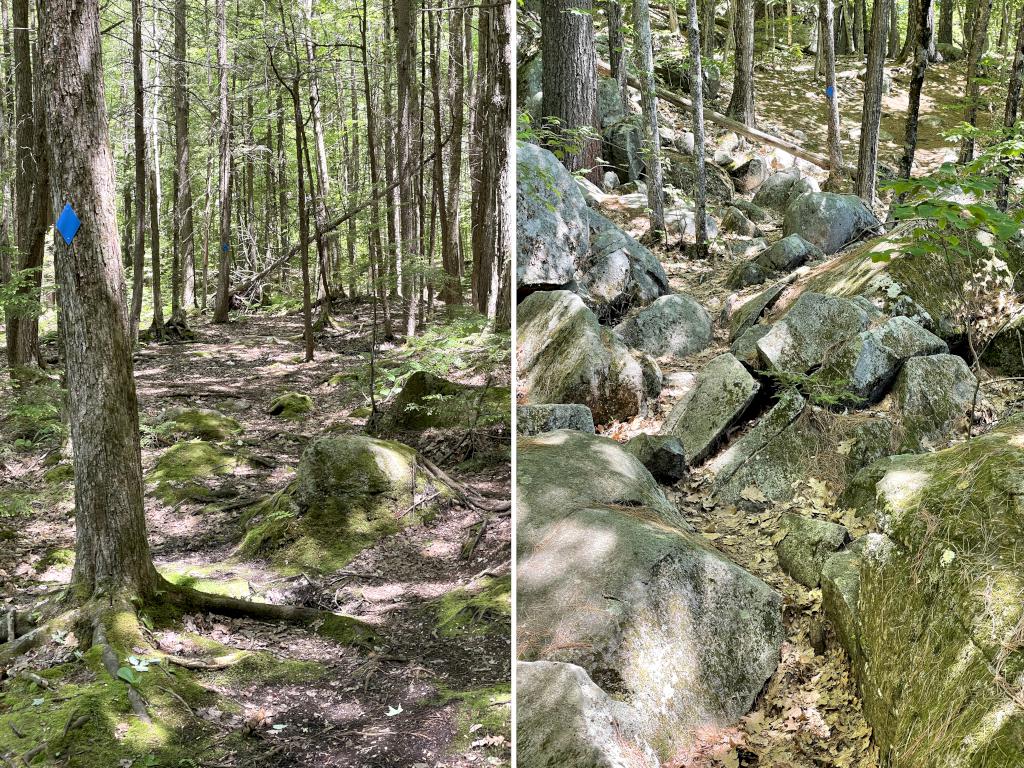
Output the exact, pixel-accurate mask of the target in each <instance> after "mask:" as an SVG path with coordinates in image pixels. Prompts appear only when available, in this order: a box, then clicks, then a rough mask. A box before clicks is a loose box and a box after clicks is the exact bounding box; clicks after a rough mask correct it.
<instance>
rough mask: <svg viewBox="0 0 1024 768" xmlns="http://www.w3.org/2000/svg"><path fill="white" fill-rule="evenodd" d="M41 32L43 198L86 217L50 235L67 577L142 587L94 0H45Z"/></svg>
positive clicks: (137, 458) (74, 581)
mask: <svg viewBox="0 0 1024 768" xmlns="http://www.w3.org/2000/svg"><path fill="white" fill-rule="evenodd" d="M40 39H41V49H42V55H43V78H42V81H43V84H44V87H43V89H42V93H43V94H44V95H45V100H46V106H45V110H44V112H45V115H46V130H47V134H48V137H49V146H50V153H51V158H52V162H51V167H52V169H53V176H52V191H53V195H52V197H51V199H50V202H51V204H52V205H53V206H55V207H56V206H61V205H63V203H64V202H65V201H70V202H71V203H72V204H73V205H74V206H75V208H76V210H77V211H78V214H79V216H80V218H81V219H82V222H83V226H82V228H81V229H80V230H79V231H78V234H77V236H76V238H75V240H74V241H73V242H72V244H71V245H70V246H68V245H65V244H64V241H63V240H59V239H58V241H57V243H56V245H55V250H54V255H55V262H56V276H57V285H58V302H59V305H60V313H61V325H62V329H63V330H62V334H63V339H64V356H65V360H66V364H67V381H68V409H69V417H70V424H71V440H72V443H73V445H74V447H75V451H74V466H75V529H76V545H75V567H74V570H73V572H72V576H71V588H72V590H73V592H74V593H75V594H76V596H78V597H79V598H80V599H87V598H89V597H91V596H93V595H98V594H105V595H120V596H141V597H146V596H148V595H149V594H150V593H151V591H152V590H153V587H154V585H155V584H156V582H157V579H158V577H157V574H156V571H155V569H154V568H153V564H152V560H151V559H150V554H149V545H148V543H147V541H146V523H145V518H144V516H143V484H142V461H141V453H140V448H139V417H138V402H137V400H136V395H135V380H134V378H133V376H132V341H131V334H130V331H129V323H128V317H127V314H126V312H125V305H124V277H123V274H122V271H121V246H120V243H119V242H118V236H117V216H116V214H115V212H114V198H115V192H114V165H113V158H112V156H111V153H110V148H109V145H110V140H109V135H108V130H107V115H106V106H105V102H104V95H103V63H102V60H101V54H100V11H99V3H98V0H47V2H46V12H45V14H44V16H43V20H42V25H41V30H40ZM139 207H144V206H141V205H140V206H139ZM83 276H87V277H88V279H83Z"/></svg>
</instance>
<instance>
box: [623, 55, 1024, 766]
mask: <svg viewBox="0 0 1024 768" xmlns="http://www.w3.org/2000/svg"><path fill="white" fill-rule="evenodd" d="M862 68H863V62H862V61H861V60H860V59H859V58H857V57H842V58H841V59H840V60H839V61H837V71H838V72H839V78H838V82H839V91H840V101H841V104H842V125H843V129H844V130H843V132H842V138H843V149H844V155H845V157H846V160H847V162H848V163H854V162H855V161H856V156H857V138H858V134H857V130H858V128H859V125H860V104H861V102H862V99H863V81H861V80H859V79H857V77H856V72H858V71H859V70H860V69H862ZM886 72H887V73H889V74H890V75H891V76H892V89H891V91H890V93H889V94H888V95H887V96H886V98H885V100H884V104H883V121H882V130H883V132H882V137H881V147H880V154H879V158H880V162H881V163H882V164H886V165H890V166H891V167H895V163H896V160H897V158H898V156H899V153H901V152H902V133H903V122H904V119H903V115H904V114H905V113H906V103H907V88H908V82H909V68H908V67H902V68H901V67H890V66H888V65H887V66H886ZM755 78H756V91H755V92H756V96H757V110H756V112H757V116H758V126H759V127H760V128H761V129H763V130H766V131H768V132H769V133H773V134H775V135H779V136H784V137H787V138H789V139H791V140H793V141H795V142H796V143H798V144H801V145H803V146H804V147H805V148H807V149H810V150H812V151H819V152H824V151H825V138H826V136H825V132H826V128H825V125H826V115H825V108H826V106H825V100H824V97H823V95H822V94H821V91H822V90H823V86H822V84H821V82H820V81H816V80H815V78H814V62H813V59H808V60H805V61H803V62H798V63H793V62H779V63H778V64H775V65H773V64H765V63H760V64H758V65H757V66H756V67H755ZM725 79H726V78H723V80H725ZM962 84H963V63H962V62H959V63H953V64H940V65H937V66H930V67H929V69H928V77H927V80H926V87H925V89H924V95H923V99H922V120H921V126H920V134H919V143H918V154H917V162H916V163H915V174H919V173H926V172H928V171H930V170H934V169H935V168H937V167H938V166H939V165H941V164H942V163H943V162H946V161H949V160H953V159H955V156H956V146H955V144H953V143H951V142H949V141H947V140H946V139H944V137H943V134H944V133H945V132H948V131H950V130H952V128H953V126H955V125H956V124H958V123H959V122H961V120H962V117H961V111H962V99H961V96H962V92H963V85H962ZM723 86H725V90H726V91H728V83H727V82H723ZM987 88H989V89H991V90H993V91H994V90H998V88H997V87H996V86H993V85H989V86H987ZM989 95H990V97H991V99H992V101H994V102H995V103H997V104H998V103H1001V102H1000V96H999V95H998V94H996V93H990V94H989ZM727 103H728V92H726V93H724V94H722V95H721V96H720V97H719V100H718V105H717V108H718V109H724V106H725V104H727ZM809 104H810V105H814V104H817V105H819V107H820V108H809V106H808V105H809ZM661 118H662V120H663V121H664V123H666V124H667V125H669V126H670V127H673V128H675V129H677V130H681V131H682V130H688V129H689V126H690V121H691V117H690V115H689V114H681V113H680V112H678V111H677V110H674V109H672V108H671V107H669V106H667V105H666V104H665V103H664V102H662V104H661ZM990 119H991V113H990V112H989V111H983V112H982V115H981V120H982V122H987V121H988V120H990ZM707 128H708V130H707V139H706V140H707V147H708V154H709V155H713V154H714V152H715V149H716V147H717V146H719V145H720V144H721V143H722V142H723V140H725V139H727V140H728V141H730V142H731V141H734V137H726V133H727V132H726V131H724V130H722V129H720V128H718V127H717V126H713V125H712V124H710V123H709V124H707ZM741 149H742V147H741ZM746 151H748V152H751V153H753V152H767V153H768V154H769V155H770V154H771V148H770V147H760V146H758V145H757V144H747V145H746ZM733 154H734V155H736V154H740V152H734V153H733ZM802 170H803V172H804V173H805V174H808V175H812V176H815V177H816V178H817V180H818V181H819V182H824V180H825V178H826V177H827V173H826V172H824V171H821V169H815V168H813V167H811V166H809V165H802ZM748 197H749V196H748ZM886 206H887V203H886V202H885V200H882V201H881V208H880V209H876V212H879V213H881V214H882V215H883V216H884V211H885V208H886ZM605 212H606V214H607V215H609V216H611V217H612V218H614V219H615V220H616V221H617V222H618V223H619V224H620V225H622V226H624V227H625V228H626V230H627V231H629V232H630V234H632V235H633V236H635V237H637V238H639V239H641V240H643V241H644V242H645V244H647V245H648V246H649V247H652V248H653V250H654V251H655V253H656V254H657V255H658V256H659V259H660V260H661V262H662V265H663V266H664V268H665V271H666V273H667V274H668V276H669V279H670V283H671V287H672V290H673V291H674V292H677V293H685V294H689V295H690V296H692V297H694V298H695V299H696V300H697V301H698V302H699V303H700V304H701V305H702V306H704V307H705V308H706V309H707V311H708V313H709V314H710V315H711V317H712V318H713V319H714V320H715V321H716V322H715V323H714V329H715V336H714V340H713V342H712V344H711V346H710V347H709V348H708V349H706V350H704V351H703V352H701V353H699V354H697V355H693V356H690V357H687V358H686V359H685V360H680V361H668V362H667V363H666V364H663V365H662V373H663V374H664V389H663V390H662V393H661V395H660V397H659V399H658V401H657V402H656V403H655V404H654V406H653V407H652V408H651V409H650V411H649V412H648V413H647V414H641V415H640V416H638V417H637V418H636V419H634V420H632V421H630V422H626V423H614V424H611V425H607V426H606V427H605V428H604V430H603V431H604V433H605V434H606V435H608V436H610V437H613V438H615V439H616V440H620V441H625V440H628V439H629V438H632V437H634V436H635V435H637V434H639V433H641V432H648V433H652V434H657V433H658V431H659V430H660V427H661V425H662V423H663V421H664V419H665V418H667V416H668V414H669V412H670V411H671V409H672V407H673V406H674V405H675V404H676V403H677V402H678V401H679V400H680V398H682V397H683V395H684V394H685V393H686V392H687V391H688V390H689V389H690V388H691V387H692V386H693V383H694V381H695V379H696V375H697V373H698V372H699V371H700V370H701V369H702V368H703V367H704V365H705V364H706V363H707V362H708V361H709V360H710V359H711V358H713V357H715V356H717V355H719V354H722V353H723V352H728V351H729V339H728V323H724V322H719V319H720V318H724V317H725V316H726V314H727V312H728V310H729V309H730V308H732V307H735V306H738V305H740V304H742V303H743V302H744V301H746V300H747V299H749V298H751V297H753V296H754V295H756V294H758V293H760V292H761V291H762V290H763V289H764V286H763V285H762V286H755V287H752V288H749V289H746V290H744V291H739V292H737V291H735V290H733V289H731V288H729V287H727V285H726V279H727V277H728V275H729V273H730V271H731V270H732V269H733V267H734V266H736V264H738V263H739V262H740V261H742V260H745V259H748V258H749V255H743V254H736V253H733V252H732V251H731V250H730V249H729V248H727V247H726V245H725V240H726V239H728V238H730V237H733V236H731V235H724V236H722V237H720V239H719V241H718V242H716V243H714V244H713V247H712V257H711V258H709V259H707V260H703V261H698V260H693V259H690V258H689V257H688V256H687V255H686V254H685V253H684V252H682V251H681V250H680V249H679V244H678V242H676V243H671V244H669V245H668V246H664V245H658V244H655V245H652V244H651V243H650V242H649V238H648V237H647V234H648V229H649V226H648V222H647V219H646V217H645V216H640V217H635V218H632V219H630V218H628V217H627V218H624V217H623V215H621V214H622V211H621V209H618V208H617V207H616V205H615V202H614V197H613V198H612V199H611V200H610V205H609V207H608V208H607V209H606V210H605ZM710 212H711V213H713V214H714V215H715V216H716V217H717V218H719V219H720V218H721V214H722V213H723V212H724V206H723V207H721V209H717V208H714V207H712V210H711V211H710ZM759 226H760V228H761V229H762V230H764V234H765V237H766V239H767V240H768V242H769V243H772V242H774V241H776V240H777V239H779V238H780V237H781V236H782V232H781V226H780V224H779V223H778V222H774V223H773V222H772V220H771V219H769V220H767V221H765V222H764V223H761V224H759ZM738 239H743V238H738ZM990 398H991V400H992V401H993V405H994V408H995V410H996V411H997V412H998V411H999V410H1001V409H1003V408H1005V407H1008V406H1010V405H1013V406H1014V407H1016V408H1020V407H1021V404H1022V403H1024V387H1022V386H1021V384H1020V383H1019V382H1013V383H1008V384H1005V385H1000V386H996V387H993V388H992V389H991V390H990ZM665 490H666V493H667V495H668V496H669V498H670V500H671V501H672V502H673V503H675V504H677V506H678V507H679V509H680V511H681V512H683V514H684V516H685V518H686V519H687V521H688V522H690V523H691V525H692V526H693V528H694V530H696V531H698V532H700V533H701V534H702V535H703V536H704V537H705V538H706V539H707V541H708V543H709V544H710V546H712V547H715V548H717V549H718V550H720V551H721V552H722V553H724V554H725V555H726V556H727V557H728V558H729V559H731V560H732V561H733V562H735V563H737V564H738V565H740V566H742V567H743V568H745V569H747V570H748V571H750V572H751V573H753V574H755V575H756V576H758V577H759V578H761V579H762V580H764V581H765V582H766V583H768V584H769V585H771V586H772V587H774V588H775V589H776V590H778V591H779V592H780V593H781V594H782V596H783V604H784V609H783V624H784V627H785V633H786V639H785V641H784V644H783V647H782V658H781V663H780V665H779V667H778V668H777V670H776V672H775V674H774V675H773V676H772V677H771V679H770V680H769V681H768V682H767V683H766V685H765V688H764V690H763V691H762V693H761V695H760V696H759V697H758V699H757V700H756V702H755V705H754V708H753V710H752V711H751V712H750V713H749V714H748V715H747V716H746V717H744V718H743V719H742V720H741V722H740V723H739V724H738V725H737V726H735V727H733V728H729V729H724V730H720V731H714V732H709V733H706V734H702V735H701V738H699V739H698V742H697V743H696V744H695V745H694V746H693V748H692V749H691V750H690V751H688V752H686V753H685V754H678V755H675V756H674V758H673V759H672V760H670V761H668V762H667V763H666V766H668V768H741V767H742V768H769V767H770V768H820V766H830V768H877V766H879V765H880V763H879V757H878V753H877V750H876V748H875V747H874V745H873V744H872V742H871V728H870V726H869V725H868V724H867V722H866V721H865V719H864V716H863V713H862V710H861V702H860V698H859V695H858V693H857V689H856V683H855V680H854V678H853V673H852V670H851V667H850V662H849V658H848V657H847V655H846V653H845V651H843V650H842V648H841V647H840V644H839V643H838V641H837V640H836V639H835V638H834V637H832V636H831V633H832V630H831V627H830V626H829V624H828V622H827V621H826V619H825V617H824V615H823V613H822V608H821V590H820V589H808V588H806V587H804V586H803V585H801V584H799V583H797V582H796V581H794V580H793V579H792V578H790V577H789V576H788V575H787V574H785V573H784V572H783V571H782V570H781V568H780V566H779V563H778V558H777V557H776V553H775V544H776V543H777V542H778V541H779V539H780V538H781V537H782V535H783V532H782V530H781V526H780V519H781V517H782V514H783V513H784V512H786V511H787V510H791V509H802V510H814V516H815V517H818V518H825V519H832V520H833V521H835V522H838V523H841V524H843V525H845V526H847V528H848V529H849V530H850V533H851V535H853V536H857V535H860V534H862V533H865V532H866V529H864V527H863V524H862V523H861V522H859V521H858V520H857V519H856V517H855V516H854V515H853V514H852V512H850V511H848V510H842V509H837V508H836V507H835V499H834V498H833V497H832V496H831V495H830V492H829V491H828V489H827V488H826V486H825V484H824V482H822V481H821V479H820V478H815V477H810V476H809V477H807V478H806V480H805V484H804V485H803V486H802V487H801V488H798V489H796V494H795V498H794V499H793V500H792V501H790V502H788V503H786V504H771V503H767V499H765V498H764V497H763V496H762V495H761V494H760V493H759V491H758V490H757V489H756V488H750V489H748V490H749V491H750V493H749V494H746V493H745V494H744V495H745V496H746V495H749V498H745V499H744V500H743V502H742V503H741V504H740V505H739V506H737V505H724V504H720V503H718V502H716V501H715V500H713V499H712V497H711V493H710V488H709V486H708V484H707V479H706V478H704V477H702V476H701V473H700V472H696V473H694V475H692V476H691V477H690V478H689V479H688V480H683V481H681V482H680V483H679V484H678V485H677V486H675V487H673V488H666V489H665Z"/></svg>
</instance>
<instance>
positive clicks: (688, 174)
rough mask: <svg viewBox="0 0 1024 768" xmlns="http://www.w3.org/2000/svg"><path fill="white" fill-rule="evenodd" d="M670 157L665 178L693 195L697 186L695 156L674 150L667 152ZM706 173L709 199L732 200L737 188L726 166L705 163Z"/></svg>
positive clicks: (725, 201)
mask: <svg viewBox="0 0 1024 768" xmlns="http://www.w3.org/2000/svg"><path fill="white" fill-rule="evenodd" d="M665 154H666V155H667V157H668V158H669V164H668V168H667V170H666V173H665V178H666V179H667V180H668V181H669V183H671V184H672V185H673V186H674V187H676V188H677V189H680V190H682V191H683V193H684V194H686V195H689V196H692V195H693V191H694V190H695V189H696V188H697V171H696V169H695V168H694V163H693V158H692V157H687V156H685V155H680V154H677V153H674V152H666V153H665ZM704 173H705V176H706V181H707V192H708V200H710V201H712V202H715V203H722V204H723V205H724V204H728V203H731V202H732V198H733V195H734V194H735V189H734V187H733V183H732V177H731V176H730V175H729V174H728V173H727V172H726V170H725V169H724V168H722V167H721V166H719V165H715V164H714V163H705V164H704Z"/></svg>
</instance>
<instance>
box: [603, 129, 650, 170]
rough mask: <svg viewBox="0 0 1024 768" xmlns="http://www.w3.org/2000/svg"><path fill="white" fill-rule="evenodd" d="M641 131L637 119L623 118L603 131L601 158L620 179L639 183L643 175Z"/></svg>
mask: <svg viewBox="0 0 1024 768" xmlns="http://www.w3.org/2000/svg"><path fill="white" fill-rule="evenodd" d="M643 136H644V134H643V130H642V129H641V127H640V120H639V118H638V117H624V118H620V119H619V120H616V121H615V122H613V123H611V124H610V125H608V127H607V128H605V130H604V149H603V153H602V157H603V158H604V160H605V162H606V163H607V165H606V167H607V168H608V169H609V170H613V171H615V172H616V173H617V174H618V176H619V178H620V179H623V180H625V181H639V180H640V179H641V178H642V177H643V175H644V159H643V144H644V141H643Z"/></svg>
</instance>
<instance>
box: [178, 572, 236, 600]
mask: <svg viewBox="0 0 1024 768" xmlns="http://www.w3.org/2000/svg"><path fill="white" fill-rule="evenodd" d="M160 573H161V574H162V575H163V577H164V578H165V579H167V580H168V581H169V582H171V584H176V585H178V586H180V587H191V588H192V589H194V590H196V591H197V592H205V593H207V594H209V595H226V596H227V597H238V598H245V599H250V598H251V595H252V589H251V588H250V585H249V582H248V581H246V580H245V579H237V578H235V579H217V578H203V576H202V575H197V574H195V573H193V569H189V570H188V571H173V570H167V569H160Z"/></svg>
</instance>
